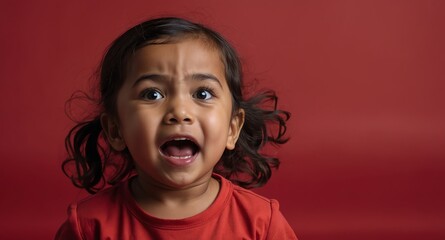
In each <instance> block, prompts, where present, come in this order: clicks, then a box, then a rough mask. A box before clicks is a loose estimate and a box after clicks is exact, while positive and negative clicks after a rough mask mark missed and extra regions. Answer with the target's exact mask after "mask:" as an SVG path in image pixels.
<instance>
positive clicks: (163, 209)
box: [131, 175, 219, 219]
mask: <svg viewBox="0 0 445 240" xmlns="http://www.w3.org/2000/svg"><path fill="white" fill-rule="evenodd" d="M131 188H132V192H133V196H134V197H135V200H136V202H137V203H138V204H139V206H140V207H141V208H142V209H143V210H144V211H145V212H147V213H148V214H150V215H152V216H154V217H158V218H164V219H181V218H186V217H190V216H193V215H196V214H198V213H200V212H202V211H204V210H205V209H207V208H208V207H209V206H210V205H211V204H212V203H213V201H214V200H215V199H216V197H217V195H218V192H219V183H218V181H217V180H215V179H213V178H212V177H208V178H207V179H206V180H203V181H201V182H198V183H196V184H194V185H191V186H187V187H182V188H172V187H166V186H163V185H162V184H158V183H155V182H153V181H152V180H151V179H149V178H144V177H143V176H141V175H139V176H138V177H137V178H136V179H134V181H132V185H131Z"/></svg>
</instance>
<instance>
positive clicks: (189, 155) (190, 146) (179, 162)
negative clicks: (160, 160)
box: [159, 135, 200, 166]
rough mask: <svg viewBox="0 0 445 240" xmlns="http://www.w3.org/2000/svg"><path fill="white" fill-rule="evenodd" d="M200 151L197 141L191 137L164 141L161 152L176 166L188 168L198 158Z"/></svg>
mask: <svg viewBox="0 0 445 240" xmlns="http://www.w3.org/2000/svg"><path fill="white" fill-rule="evenodd" d="M199 150H200V147H199V145H198V144H197V143H196V141H195V139H194V138H192V137H190V136H178V135H177V136H172V137H169V138H167V139H166V140H164V141H163V143H162V144H161V145H160V147H159V152H160V153H161V155H162V156H163V157H164V159H165V160H167V162H169V163H170V164H171V165H174V166H187V165H189V164H191V163H192V162H193V161H194V160H195V159H196V157H197V155H198V152H199Z"/></svg>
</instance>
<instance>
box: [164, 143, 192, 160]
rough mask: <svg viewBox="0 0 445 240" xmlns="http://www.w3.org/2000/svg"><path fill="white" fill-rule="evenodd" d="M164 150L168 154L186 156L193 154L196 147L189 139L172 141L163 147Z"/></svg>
mask: <svg viewBox="0 0 445 240" xmlns="http://www.w3.org/2000/svg"><path fill="white" fill-rule="evenodd" d="M163 152H164V154H165V155H167V156H172V157H186V156H192V155H193V152H194V147H193V144H192V143H191V142H188V141H172V142H169V143H167V144H166V145H165V146H164V147H163Z"/></svg>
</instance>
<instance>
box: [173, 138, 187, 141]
mask: <svg viewBox="0 0 445 240" xmlns="http://www.w3.org/2000/svg"><path fill="white" fill-rule="evenodd" d="M173 140H175V141H184V140H188V139H187V138H175V139H173Z"/></svg>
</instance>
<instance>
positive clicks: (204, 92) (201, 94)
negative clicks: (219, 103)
mask: <svg viewBox="0 0 445 240" xmlns="http://www.w3.org/2000/svg"><path fill="white" fill-rule="evenodd" d="M193 97H195V98H197V99H200V100H209V99H211V98H213V94H212V92H211V91H210V90H208V89H199V90H198V91H196V92H195V94H193Z"/></svg>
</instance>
